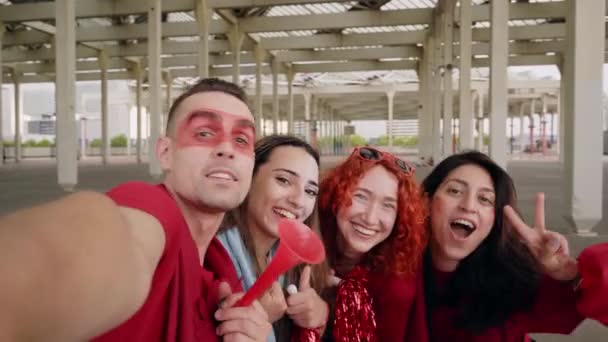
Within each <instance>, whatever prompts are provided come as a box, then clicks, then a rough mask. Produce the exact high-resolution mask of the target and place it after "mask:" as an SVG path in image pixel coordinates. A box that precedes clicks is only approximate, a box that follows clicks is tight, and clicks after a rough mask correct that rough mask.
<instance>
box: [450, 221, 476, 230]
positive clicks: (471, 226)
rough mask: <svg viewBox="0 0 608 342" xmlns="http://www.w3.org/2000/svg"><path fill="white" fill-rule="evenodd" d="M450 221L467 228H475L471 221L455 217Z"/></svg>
mask: <svg viewBox="0 0 608 342" xmlns="http://www.w3.org/2000/svg"><path fill="white" fill-rule="evenodd" d="M452 223H458V224H461V225H463V226H467V227H468V228H469V229H475V224H473V222H471V221H468V220H464V219H457V220H454V221H453V222H452Z"/></svg>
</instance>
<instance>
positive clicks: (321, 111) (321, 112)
mask: <svg viewBox="0 0 608 342" xmlns="http://www.w3.org/2000/svg"><path fill="white" fill-rule="evenodd" d="M320 102H321V101H320V100H317V104H316V105H317V107H316V114H317V127H318V128H317V132H318V139H319V140H321V141H322V142H323V144H324V143H325V139H324V138H325V130H324V127H323V126H324V125H323V120H325V106H323V105H322V104H321V103H320ZM323 144H321V143H320V144H319V153H320V154H323V153H324V152H325V146H324V145H323Z"/></svg>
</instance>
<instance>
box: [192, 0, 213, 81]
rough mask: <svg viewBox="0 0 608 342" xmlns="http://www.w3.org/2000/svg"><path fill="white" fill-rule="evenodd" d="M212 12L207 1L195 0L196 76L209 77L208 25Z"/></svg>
mask: <svg viewBox="0 0 608 342" xmlns="http://www.w3.org/2000/svg"><path fill="white" fill-rule="evenodd" d="M211 14H212V11H211V9H210V8H209V6H207V0H196V22H197V24H198V37H199V52H198V76H199V77H200V78H207V77H209V23H210V22H211Z"/></svg>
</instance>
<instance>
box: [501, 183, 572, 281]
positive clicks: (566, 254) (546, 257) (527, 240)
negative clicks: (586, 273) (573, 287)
mask: <svg viewBox="0 0 608 342" xmlns="http://www.w3.org/2000/svg"><path fill="white" fill-rule="evenodd" d="M504 214H505V218H506V219H507V220H508V221H509V222H510V223H511V225H512V226H513V228H514V229H515V231H516V232H517V233H518V234H519V236H520V238H521V239H522V240H523V242H524V244H526V246H528V249H529V250H530V252H531V253H532V255H534V257H535V258H536V261H537V262H538V264H539V266H540V267H541V269H542V271H543V272H544V273H545V274H546V275H548V276H550V277H551V278H553V279H555V280H561V281H570V280H573V279H574V278H576V276H577V274H578V263H577V261H576V259H574V258H573V257H571V256H570V251H569V248H568V241H567V240H566V238H565V237H564V236H563V235H561V234H559V233H556V232H552V231H549V230H547V229H546V227H545V194H544V193H538V194H536V208H535V220H534V227H530V226H528V225H527V224H526V223H525V222H524V221H523V220H522V219H521V217H519V215H518V214H517V213H516V212H515V210H514V209H513V208H512V207H511V206H509V205H507V206H505V207H504Z"/></svg>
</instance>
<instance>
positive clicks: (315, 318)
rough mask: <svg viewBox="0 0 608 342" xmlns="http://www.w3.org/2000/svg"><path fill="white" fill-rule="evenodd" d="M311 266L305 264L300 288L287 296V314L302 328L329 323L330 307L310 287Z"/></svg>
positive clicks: (311, 327) (317, 326)
mask: <svg viewBox="0 0 608 342" xmlns="http://www.w3.org/2000/svg"><path fill="white" fill-rule="evenodd" d="M310 273H311V270H310V266H308V265H307V266H305V267H304V269H303V270H302V274H301V275H300V288H299V291H298V292H297V293H294V294H292V295H290V296H289V298H287V306H288V307H287V314H288V315H289V318H291V319H292V320H293V321H294V323H295V324H296V325H298V326H299V327H301V328H307V329H313V328H319V327H322V326H324V325H325V324H326V323H327V317H328V315H329V307H328V305H327V303H325V301H324V300H323V299H322V298H321V297H320V296H319V295H318V294H317V292H316V291H315V290H314V289H313V288H312V287H310Z"/></svg>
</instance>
